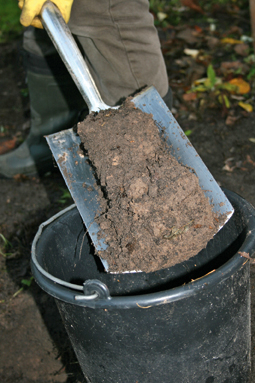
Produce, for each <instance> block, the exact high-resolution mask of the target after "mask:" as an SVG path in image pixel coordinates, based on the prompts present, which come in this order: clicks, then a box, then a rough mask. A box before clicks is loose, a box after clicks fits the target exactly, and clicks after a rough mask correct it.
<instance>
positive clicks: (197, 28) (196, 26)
mask: <svg viewBox="0 0 255 383" xmlns="http://www.w3.org/2000/svg"><path fill="white" fill-rule="evenodd" d="M194 28H195V30H196V31H197V32H198V33H202V32H203V29H202V28H201V27H199V26H198V25H195V26H194Z"/></svg>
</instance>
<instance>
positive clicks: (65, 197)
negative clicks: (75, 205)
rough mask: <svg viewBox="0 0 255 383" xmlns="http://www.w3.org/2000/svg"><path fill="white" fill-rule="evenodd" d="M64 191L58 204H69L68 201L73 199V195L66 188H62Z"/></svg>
mask: <svg viewBox="0 0 255 383" xmlns="http://www.w3.org/2000/svg"><path fill="white" fill-rule="evenodd" d="M60 189H61V190H62V195H61V197H60V198H59V200H58V203H61V204H65V203H67V201H68V200H70V199H71V198H72V196H71V194H70V193H69V191H68V190H67V189H65V188H60Z"/></svg>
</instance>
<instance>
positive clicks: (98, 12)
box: [69, 0, 171, 107]
mask: <svg viewBox="0 0 255 383" xmlns="http://www.w3.org/2000/svg"><path fill="white" fill-rule="evenodd" d="M69 27H70V29H71V31H72V33H73V34H74V35H76V37H77V39H78V42H79V45H80V49H81V51H82V53H83V55H84V57H85V59H86V62H87V64H88V66H89V68H90V71H91V73H92V76H93V78H94V80H95V82H96V85H97V87H98V89H99V92H100V94H101V96H102V98H103V100H104V101H105V103H106V104H108V105H112V106H113V105H115V104H116V103H118V101H119V100H120V99H121V98H123V97H127V96H129V95H130V94H132V93H133V92H134V91H136V90H138V89H140V88H142V87H144V86H146V85H148V86H149V85H154V86H155V88H156V89H157V90H158V92H159V93H160V95H161V96H162V97H163V98H164V97H166V101H167V104H168V106H169V107H171V90H169V85H168V77H167V72H166V66H165V62H164V58H163V55H162V52H161V47H160V42H159V37H158V33H157V30H156V28H155V26H154V21H153V16H152V15H151V14H150V12H149V2H148V0H104V1H102V0H94V1H84V0H76V1H74V4H73V8H72V13H71V18H70V21H69Z"/></svg>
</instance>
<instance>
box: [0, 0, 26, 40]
mask: <svg viewBox="0 0 255 383" xmlns="http://www.w3.org/2000/svg"><path fill="white" fill-rule="evenodd" d="M19 18H20V9H19V7H18V2H17V0H7V1H1V2H0V43H7V42H10V41H12V40H15V39H16V38H17V37H19V36H20V34H21V33H22V30H23V27H22V25H21V24H20V22H19Z"/></svg>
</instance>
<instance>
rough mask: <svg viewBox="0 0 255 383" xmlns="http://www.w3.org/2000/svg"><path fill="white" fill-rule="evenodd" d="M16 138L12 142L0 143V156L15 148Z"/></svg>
mask: <svg viewBox="0 0 255 383" xmlns="http://www.w3.org/2000/svg"><path fill="white" fill-rule="evenodd" d="M16 141H17V140H16V138H13V139H12V140H8V141H4V142H1V143H0V155H2V154H5V153H7V152H9V151H11V150H12V149H14V148H15V146H16Z"/></svg>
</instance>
